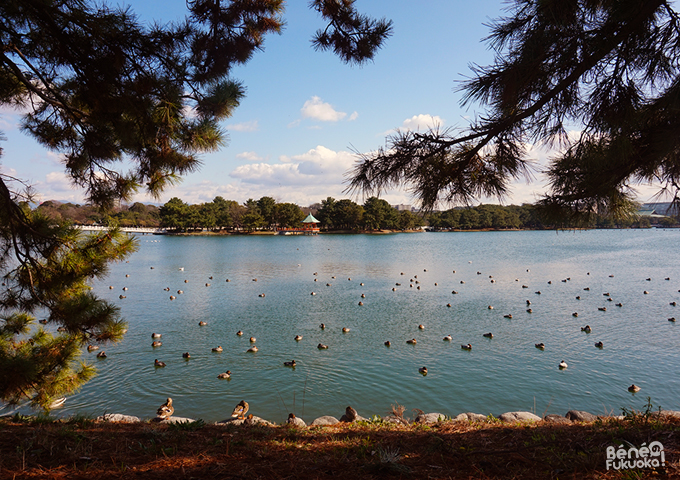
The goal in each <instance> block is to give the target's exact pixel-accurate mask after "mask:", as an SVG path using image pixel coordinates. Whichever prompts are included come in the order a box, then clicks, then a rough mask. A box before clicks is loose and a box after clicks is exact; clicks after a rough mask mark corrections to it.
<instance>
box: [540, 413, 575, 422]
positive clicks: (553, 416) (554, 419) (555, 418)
mask: <svg viewBox="0 0 680 480" xmlns="http://www.w3.org/2000/svg"><path fill="white" fill-rule="evenodd" d="M543 421H544V422H548V423H560V424H564V425H570V424H571V420H569V419H568V418H567V417H563V416H562V415H556V414H554V413H551V414H550V415H546V416H545V417H543Z"/></svg>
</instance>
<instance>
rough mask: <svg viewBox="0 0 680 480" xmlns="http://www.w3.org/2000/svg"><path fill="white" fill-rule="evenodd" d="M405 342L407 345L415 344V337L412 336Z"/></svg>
mask: <svg viewBox="0 0 680 480" xmlns="http://www.w3.org/2000/svg"><path fill="white" fill-rule="evenodd" d="M406 343H408V344H409V345H415V344H416V339H415V338H412V339H411V340H406Z"/></svg>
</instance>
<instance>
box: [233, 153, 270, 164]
mask: <svg viewBox="0 0 680 480" xmlns="http://www.w3.org/2000/svg"><path fill="white" fill-rule="evenodd" d="M236 158H239V159H241V160H247V161H249V162H261V161H262V160H264V158H262V157H261V156H259V155H258V154H257V153H256V152H241V153H239V154H237V155H236Z"/></svg>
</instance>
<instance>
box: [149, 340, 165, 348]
mask: <svg viewBox="0 0 680 480" xmlns="http://www.w3.org/2000/svg"><path fill="white" fill-rule="evenodd" d="M162 345H163V342H160V341H158V340H155V341H153V342H151V346H152V347H153V348H157V347H160V346H162Z"/></svg>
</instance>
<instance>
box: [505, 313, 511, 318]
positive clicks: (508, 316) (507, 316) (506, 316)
mask: <svg viewBox="0 0 680 480" xmlns="http://www.w3.org/2000/svg"><path fill="white" fill-rule="evenodd" d="M503 318H512V313H508V314H507V315H503Z"/></svg>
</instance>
